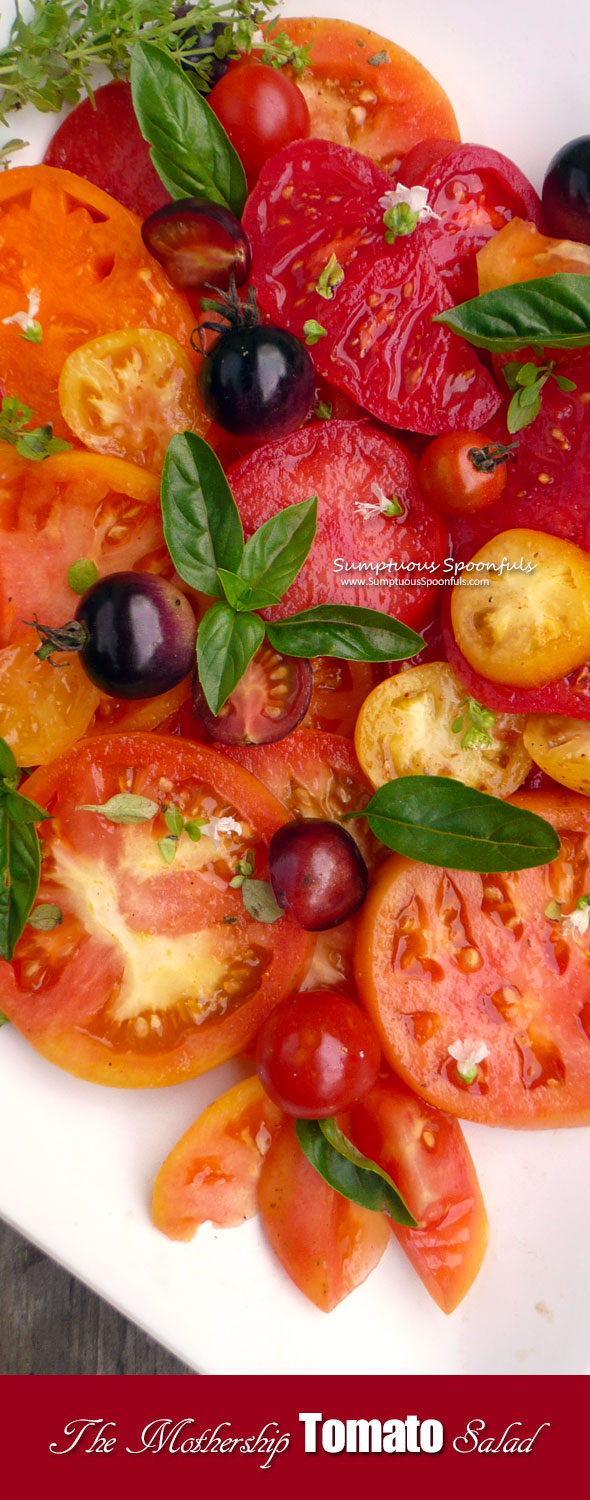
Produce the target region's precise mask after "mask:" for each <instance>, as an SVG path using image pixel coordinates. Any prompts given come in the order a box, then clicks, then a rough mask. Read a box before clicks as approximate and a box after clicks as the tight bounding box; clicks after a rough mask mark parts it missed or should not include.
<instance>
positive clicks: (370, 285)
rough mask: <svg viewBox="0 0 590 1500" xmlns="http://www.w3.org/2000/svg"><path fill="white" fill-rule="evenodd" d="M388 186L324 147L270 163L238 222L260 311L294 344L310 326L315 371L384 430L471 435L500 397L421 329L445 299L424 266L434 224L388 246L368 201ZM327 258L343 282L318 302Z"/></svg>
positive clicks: (467, 360) (452, 347)
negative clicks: (314, 330) (315, 327)
mask: <svg viewBox="0 0 590 1500" xmlns="http://www.w3.org/2000/svg"><path fill="white" fill-rule="evenodd" d="M391 185H392V183H391V177H389V176H388V175H387V173H386V172H383V171H382V170H381V168H379V167H378V166H377V165H376V164H375V163H374V162H371V161H369V159H368V158H367V157H363V156H361V155H360V154H359V153H358V152H356V151H351V150H347V149H346V148H344V147H342V146H336V145H334V144H333V143H332V142H330V141H320V140H311V141H299V142H296V143H295V144H294V145H293V146H289V147H288V148H287V149H286V150H285V151H281V152H280V153H279V154H278V155H277V156H275V157H273V159H272V160H271V161H270V162H268V163H267V165H266V167H264V168H263V171H262V173H261V176H260V179H259V182H258V185H257V187H256V189H255V191H254V192H253V193H252V195H251V197H250V198H249V200H248V203H247V206H246V211H245V214H244V228H245V229H246V231H247V233H248V236H249V238H250V242H251V245H252V257H253V281H254V284H255V286H256V291H257V294H258V298H259V302H260V306H261V307H262V309H263V311H264V312H265V313H267V314H268V315H269V317H271V318H272V320H273V321H274V322H277V323H279V324H280V325H281V326H283V327H286V328H288V329H290V331H291V332H292V333H295V334H297V335H298V337H300V338H301V339H304V338H305V332H304V325H305V323H306V322H307V321H308V320H309V319H314V320H315V321H316V322H318V323H320V324H321V326H322V327H323V328H325V330H326V332H325V335H324V336H323V337H320V338H319V339H318V341H317V342H316V343H315V344H314V345H313V347H312V348H311V354H312V358H313V360H314V364H315V367H316V370H317V371H318V372H319V374H321V375H324V376H325V377H326V379H328V380H330V381H331V382H332V384H333V385H338V386H341V387H342V389H343V390H345V391H347V392H348V394H349V395H350V396H352V397H353V398H354V400H355V401H358V402H359V405H361V406H363V407H364V408H366V410H367V411H370V412H371V413H372V414H373V416H375V417H379V418H380V419H381V421H383V422H386V423H387V424H388V425H389V426H391V427H401V428H406V429H408V430H410V431H414V432H425V433H439V432H443V431H447V430H451V429H456V428H465V429H469V428H473V429H477V428H479V427H480V426H481V425H482V423H485V422H486V421H488V420H489V418H490V417H491V416H493V414H494V412H495V411H496V410H497V408H498V405H499V402H500V397H499V395H498V392H497V390H496V387H495V386H494V383H493V381H492V379H491V377H490V375H489V374H488V372H487V370H485V369H484V367H483V365H482V364H481V363H480V361H479V360H478V358H477V355H476V354H475V352H474V350H473V349H470V348H469V347H468V346H467V345H466V344H465V343H464V341H463V340H462V339H458V338H457V337H456V336H455V335H453V334H450V333H449V331H448V329H445V328H444V327H443V326H442V325H441V324H433V322H432V318H433V316H434V315H435V314H436V313H439V312H442V311H444V309H445V308H447V307H449V306H450V305H451V301H452V299H451V298H450V297H449V293H448V292H447V290H446V287H445V286H444V283H443V281H442V279H441V277H440V275H439V274H438V271H437V269H436V266H435V264H434V261H433V258H432V245H433V242H434V240H435V239H436V237H437V235H440V229H439V226H438V225H437V224H436V221H434V220H430V221H429V222H428V223H422V224H418V225H417V226H416V228H415V230H414V232H413V234H410V235H407V236H405V237H398V239H397V240H396V242H395V244H394V245H389V244H387V242H386V240H385V229H384V225H383V212H384V210H383V207H382V206H380V203H379V199H380V198H381V197H383V195H384V193H387V192H388V191H389V190H390V189H391ZM332 257H335V259H336V261H337V262H338V265H339V266H340V267H341V269H342V271H343V273H344V277H343V279H342V280H341V281H340V283H339V285H336V286H335V287H334V288H332V289H331V291H332V295H331V296H330V297H329V298H328V299H326V298H325V297H323V296H322V295H320V292H318V290H317V286H318V283H319V278H320V276H321V274H322V272H323V271H324V270H325V268H326V266H327V265H328V263H329V262H330V261H331V258H332Z"/></svg>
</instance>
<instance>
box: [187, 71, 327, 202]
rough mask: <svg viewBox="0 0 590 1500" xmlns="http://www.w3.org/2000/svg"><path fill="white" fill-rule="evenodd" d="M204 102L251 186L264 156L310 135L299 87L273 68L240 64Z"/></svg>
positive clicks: (228, 73)
mask: <svg viewBox="0 0 590 1500" xmlns="http://www.w3.org/2000/svg"><path fill="white" fill-rule="evenodd" d="M207 103H208V104H210V105H211V109H212V110H213V112H214V114H216V115H217V118H218V120H220V121H221V124H222V125H223V128H224V130H225V131H226V132H227V134H228V136H229V138H230V141H231V143H232V146H233V147H234V150H235V151H237V153H238V156H239V158H240V161H241V163H242V166H243V168H244V171H245V173H246V177H247V178H248V181H249V182H250V183H254V182H255V181H256V178H257V177H258V174H259V172H260V171H261V169H262V167H263V166H264V163H265V162H266V161H268V158H269V156H274V155H275V154H276V152H277V151H282V149H283V147H284V146H288V145H290V143H291V141H300V140H304V139H305V137H306V136H308V135H309V131H310V120H309V110H308V107H307V104H306V101H305V98H304V95H303V94H302V92H301V89H300V88H299V87H298V85H297V84H296V83H294V82H292V80H291V79H290V78H289V77H288V75H287V74H286V73H282V72H281V71H280V70H279V69H278V68H269V67H268V66H267V65H266V64H265V63H259V62H248V61H245V62H242V63H239V64H238V65H237V66H234V67H230V68H228V71H227V73H225V74H224V76H223V78H220V80H219V83H216V85H215V88H214V89H212V90H211V93H210V95H209V98H208V100H207Z"/></svg>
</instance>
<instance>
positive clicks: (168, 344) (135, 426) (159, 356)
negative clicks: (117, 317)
mask: <svg viewBox="0 0 590 1500" xmlns="http://www.w3.org/2000/svg"><path fill="white" fill-rule="evenodd" d="M59 404H60V407H61V411H62V415H63V417H64V420H65V421H66V422H67V424H68V427H70V428H71V429H72V432H74V433H75V434H76V437H77V438H79V439H80V442H82V443H84V444H85V445H86V447H87V448H91V449H92V451H93V453H106V454H111V455H113V456H114V457H116V458H126V459H130V460H131V462H132V463H136V464H142V465H143V467H144V468H146V469H150V470H151V471H152V472H153V473H159V471H160V469H161V468H162V464H163V462H164V454H165V452H166V449H167V447H168V443H169V442H170V439H171V438H172V437H174V434H175V432H185V431H190V432H197V433H199V434H200V435H201V436H203V435H204V433H205V431H206V429H207V426H208V424H209V418H208V417H207V416H206V415H205V412H204V411H203V407H202V405H201V400H200V397H199V394H198V389H197V382H196V378H195V371H194V369H193V366H192V364H191V362H190V360H189V359H188V356H187V355H186V354H185V352H184V350H183V349H181V347H180V344H177V342H176V339H173V338H171V336H170V334H168V333H160V332H158V331H154V330H150V329H145V328H122V329H120V330H117V331H116V332H115V333H105V334H102V335H101V337H100V338H97V339H90V341H89V342H88V343H87V344H80V346H79V348H78V349H74V351H73V353H72V354H70V355H69V356H68V358H67V359H66V361H65V364H64V366H63V368H62V372H61V375H60V378H59Z"/></svg>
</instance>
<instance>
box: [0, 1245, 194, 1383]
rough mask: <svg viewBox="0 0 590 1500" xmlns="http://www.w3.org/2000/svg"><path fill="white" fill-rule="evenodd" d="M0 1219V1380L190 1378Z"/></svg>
mask: <svg viewBox="0 0 590 1500" xmlns="http://www.w3.org/2000/svg"><path fill="white" fill-rule="evenodd" d="M191 1374H194V1371H192V1370H189V1369H187V1367H186V1365H183V1364H181V1363H180V1361H179V1360H177V1359H174V1357H173V1356H172V1355H171V1354H168V1353H167V1352H166V1350H165V1349H162V1348H161V1346H160V1344H156V1343H154V1341H153V1339H150V1338H148V1337H147V1335H146V1334H144V1333H142V1332H141V1331H140V1329H139V1328H136V1327H135V1325H134V1324H133V1323H129V1322H128V1321H127V1319H126V1318H123V1317H121V1315H120V1313H118V1312H115V1310H114V1308H112V1307H109V1306H108V1303H106V1302H103V1301H102V1299H101V1298H100V1297H97V1296H95V1294H94V1292H90V1291H89V1290H88V1288H87V1287H85V1286H83V1285H82V1283H81V1282H80V1281H76V1280H75V1278H74V1277H73V1276H70V1275H69V1274H68V1272H67V1271H64V1270H62V1268H61V1266H58V1265H56V1264H55V1261H52V1260H49V1259H48V1257H47V1256H46V1255H44V1254H43V1253H42V1251H41V1250H37V1248H36V1246H35V1245H31V1244H29V1242H28V1241H27V1240H25V1239H23V1238H22V1236H21V1235H20V1234H15V1232H14V1230H13V1229H10V1228H9V1226H8V1225H7V1224H4V1223H2V1221H0V1375H191Z"/></svg>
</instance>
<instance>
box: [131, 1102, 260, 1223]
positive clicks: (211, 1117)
mask: <svg viewBox="0 0 590 1500" xmlns="http://www.w3.org/2000/svg"><path fill="white" fill-rule="evenodd" d="M284 1118H285V1117H284V1114H283V1111H282V1109H279V1107H278V1105H277V1104H273V1101H272V1099H269V1097H268V1094H265V1092H264V1089H263V1087H262V1084H261V1083H260V1080H259V1079H258V1078H256V1077H254V1078H245V1079H244V1080H243V1082H242V1083H236V1084H235V1085H234V1087H233V1089H228V1092H227V1093H226V1094H222V1095H221V1097H220V1098H219V1099H216V1100H215V1102H214V1104H210V1105H209V1108H208V1109H206V1110H204V1112H203V1114H202V1115H199V1117H198V1119H197V1120H195V1122H194V1125H191V1126H190V1129H189V1130H187V1131H186V1133H185V1135H183V1136H182V1138H181V1140H179V1141H178V1142H177V1144H176V1146H174V1147H173V1148H172V1151H171V1152H170V1155H169V1156H167V1157H166V1161H165V1162H164V1164H163V1166H162V1167H160V1171H159V1172H158V1175H157V1177H156V1181H155V1183H154V1195H153V1200H152V1217H153V1221H154V1224H155V1226H156V1229H161V1230H162V1233H163V1234H167V1235H168V1237H169V1239H171V1240H192V1238H193V1235H194V1234H196V1231H197V1229H199V1227H200V1225H201V1224H204V1223H206V1221H207V1220H210V1221H211V1223H212V1224H215V1225H217V1226H218V1227H219V1228H224V1229H227V1228H234V1227H235V1226H236V1225H238V1224H243V1222H244V1220H245V1219H251V1218H253V1216H254V1214H255V1213H257V1212H258V1199H257V1187H258V1179H259V1177H260V1170H261V1167H262V1163H263V1160H264V1157H265V1155H266V1152H267V1151H268V1148H269V1146H270V1143H271V1140H272V1138H273V1135H274V1134H275V1131H277V1130H278V1128H279V1125H280V1124H281V1123H282V1121H283V1120H284Z"/></svg>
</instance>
